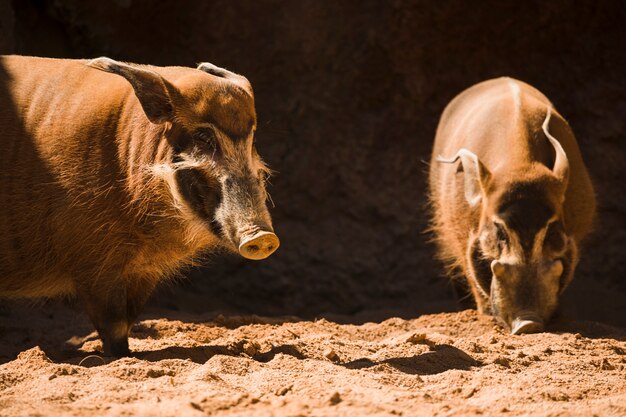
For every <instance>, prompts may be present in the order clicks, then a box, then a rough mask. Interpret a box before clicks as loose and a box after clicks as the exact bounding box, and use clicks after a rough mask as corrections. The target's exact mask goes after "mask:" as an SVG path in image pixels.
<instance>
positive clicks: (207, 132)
mask: <svg viewBox="0 0 626 417" xmlns="http://www.w3.org/2000/svg"><path fill="white" fill-rule="evenodd" d="M193 138H194V139H196V140H198V141H200V142H204V143H208V144H209V145H215V144H216V143H217V137H216V136H215V132H214V131H213V129H210V128H205V129H198V130H196V132H195V133H194V134H193Z"/></svg>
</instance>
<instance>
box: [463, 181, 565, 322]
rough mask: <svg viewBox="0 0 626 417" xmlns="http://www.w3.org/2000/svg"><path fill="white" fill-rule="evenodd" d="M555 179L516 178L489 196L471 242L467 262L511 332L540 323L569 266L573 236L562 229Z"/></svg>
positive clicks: (554, 303)
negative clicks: (519, 179) (553, 191)
mask: <svg viewBox="0 0 626 417" xmlns="http://www.w3.org/2000/svg"><path fill="white" fill-rule="evenodd" d="M554 183H555V181H554V180H553V179H551V178H540V179H538V180H537V181H533V182H527V183H519V182H518V183H514V184H508V185H507V186H506V187H505V190H506V191H505V192H504V193H502V194H500V195H491V196H488V197H487V199H488V201H487V207H486V209H485V210H484V211H483V220H482V221H481V227H480V230H479V232H478V236H477V239H476V241H475V242H474V243H473V244H472V245H471V247H472V248H473V249H472V252H473V253H471V255H470V260H471V265H472V267H473V269H474V271H475V275H476V278H477V280H478V283H479V285H480V286H481V287H482V288H483V290H484V291H485V292H486V293H487V294H489V299H490V307H491V310H492V312H493V314H494V315H496V316H497V317H499V318H500V319H501V320H502V321H504V323H506V324H507V325H508V326H509V327H511V331H512V333H514V334H518V333H527V332H535V331H541V330H542V329H543V323H544V322H546V321H547V320H548V319H549V318H550V317H551V316H552V314H553V313H554V311H555V309H556V307H557V305H558V297H559V294H560V293H561V291H562V290H563V289H564V288H565V286H566V285H567V283H568V282H569V281H568V280H569V278H570V276H571V272H572V270H573V265H572V263H573V259H574V256H573V253H574V248H573V240H572V239H571V238H569V237H568V236H567V235H566V234H565V229H564V227H563V222H562V220H561V218H560V215H559V213H560V210H559V208H558V203H559V202H558V199H557V201H553V200H554V199H552V200H551V199H550V196H551V195H553V194H552V193H551V192H550V188H551V187H550V186H549V185H550V184H554ZM554 185H555V186H556V185H557V184H554ZM490 197H491V198H490ZM489 200H491V201H489ZM492 208H493V209H492Z"/></svg>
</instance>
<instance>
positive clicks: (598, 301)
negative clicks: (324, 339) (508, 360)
mask: <svg viewBox="0 0 626 417" xmlns="http://www.w3.org/2000/svg"><path fill="white" fill-rule="evenodd" d="M0 52H3V53H18V54H24V55H40V56H54V57H81V58H83V57H96V56H100V55H107V56H110V57H112V58H115V59H120V60H127V61H133V62H140V63H151V64H156V65H186V66H193V65H194V64H196V63H197V62H201V61H209V62H213V63H215V64H217V65H220V66H224V67H226V68H229V69H231V70H233V71H236V72H239V73H241V74H244V75H246V76H247V77H248V78H249V79H250V80H251V82H252V84H253V86H254V88H255V92H256V100H257V109H258V113H259V129H258V148H259V151H260V153H261V154H262V155H263V156H264V158H265V159H266V161H267V162H268V163H269V164H270V165H271V166H272V167H273V168H274V169H275V170H277V171H278V174H277V175H276V176H275V177H274V179H273V181H272V183H273V186H272V187H271V189H270V192H271V194H272V197H273V200H274V202H275V203H276V207H275V208H274V209H273V210H272V214H273V217H274V222H275V227H276V230H277V233H278V234H279V236H280V237H281V240H282V247H281V249H280V250H279V252H278V253H277V254H276V255H274V256H273V257H272V258H270V259H268V260H267V261H264V262H261V263H255V262H249V261H248V262H245V261H242V260H239V259H235V258H229V259H222V258H214V259H213V260H212V261H211V265H209V266H208V267H207V268H205V269H197V270H194V271H191V272H190V273H189V274H188V275H189V279H187V280H185V281H183V282H182V283H179V284H177V285H173V286H168V287H167V288H162V289H161V291H160V292H159V294H157V296H156V297H155V298H154V300H153V302H152V307H151V310H150V311H152V312H153V313H155V314H167V310H168V309H173V310H175V309H181V310H190V311H215V310H217V311H225V312H244V313H257V314H265V315H274V314H281V315H284V314H288V315H299V316H302V317H315V316H329V315H330V316H335V317H338V316H339V315H341V316H342V317H344V318H345V320H351V321H361V320H366V319H380V318H384V317H388V316H390V315H401V316H404V317H412V316H416V315H418V314H421V313H425V312H437V311H444V310H447V311H449V310H454V309H456V308H457V303H456V301H455V293H454V291H453V288H452V286H451V285H450V284H449V282H448V281H447V280H446V279H445V278H444V277H443V276H442V271H443V270H442V268H441V266H440V265H439V264H438V262H436V261H435V260H434V259H433V257H434V248H433V246H432V245H431V244H430V243H429V242H428V235H426V234H424V233H423V231H424V230H425V228H426V226H427V218H428V216H427V205H426V175H425V172H426V168H427V165H426V163H425V161H427V160H428V159H429V152H430V147H431V143H432V139H433V135H434V132H435V127H436V124H437V120H438V117H439V115H440V113H441V111H442V110H443V108H444V106H445V105H446V103H447V102H448V101H449V100H450V99H451V98H452V97H453V96H454V95H455V94H456V93H458V92H460V91H461V90H463V89H464V88H466V87H468V86H470V85H472V84H473V83H476V82H479V81H482V80H485V79H487V78H491V77H497V76H501V75H509V76H512V77H516V78H519V79H521V80H524V81H527V82H529V83H531V84H533V85H535V86H536V87H538V88H539V89H540V90H542V91H543V92H544V93H545V94H546V95H547V96H548V97H550V98H551V99H552V100H553V102H554V103H555V105H556V107H557V108H558V109H559V110H560V111H561V113H562V114H563V115H564V116H565V117H566V118H567V119H568V120H569V121H570V124H571V125H572V127H573V129H574V132H575V133H576V134H577V137H578V139H579V142H580V146H581V148H582V151H583V155H584V157H585V160H586V162H587V164H588V166H589V169H590V171H591V175H592V177H593V179H594V183H595V186H596V190H597V194H598V198H599V216H598V222H597V227H596V232H595V234H594V235H593V236H591V237H590V239H589V240H588V241H587V245H586V249H585V250H583V252H582V261H581V264H580V267H579V269H578V273H577V277H576V278H575V280H574V282H573V284H572V285H571V287H570V288H569V289H568V291H567V292H566V295H565V299H564V302H563V306H564V312H565V314H567V315H569V316H573V317H574V318H579V319H593V320H600V321H605V322H609V323H613V324H618V325H622V326H626V278H625V276H626V262H625V259H624V255H625V254H624V246H623V245H624V243H625V241H626V224H625V219H626V216H625V214H626V192H625V186H624V184H623V179H624V175H623V171H624V167H625V163H624V160H625V158H626V145H625V140H626V7H625V6H624V4H623V2H621V1H595V0H593V1H563V0H555V1H550V2H546V1H525V2H517V1H502V0H489V1H475V2H472V1H465V0H452V1H437V2H435V1H429V0H423V1H382V0H381V1H365V0H358V1H352V0H342V1H318V0H308V1H272V0H259V1H234V0H217V1H204V0H194V1H184V2H183V1H174V0H172V1H169V0H168V1H158V2H157V1H148V0H115V1H108V2H92V1H88V2H86V1H82V0H38V1H26V0H14V1H9V0H0ZM348 316H351V317H352V318H350V317H348Z"/></svg>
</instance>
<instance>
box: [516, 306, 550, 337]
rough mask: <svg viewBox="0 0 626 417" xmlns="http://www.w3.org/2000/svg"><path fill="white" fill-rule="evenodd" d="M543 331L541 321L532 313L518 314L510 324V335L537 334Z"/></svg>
mask: <svg viewBox="0 0 626 417" xmlns="http://www.w3.org/2000/svg"><path fill="white" fill-rule="evenodd" d="M542 331H543V320H542V319H541V317H539V315H537V314H535V313H532V312H524V313H520V314H518V315H517V316H516V317H515V318H514V319H513V321H512V322H511V334H513V335H518V334H522V333H539V332H542Z"/></svg>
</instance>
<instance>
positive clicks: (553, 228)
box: [544, 222, 565, 252]
mask: <svg viewBox="0 0 626 417" xmlns="http://www.w3.org/2000/svg"><path fill="white" fill-rule="evenodd" d="M562 228H563V227H562V226H561V225H560V224H559V223H557V222H554V223H552V224H551V225H550V226H549V227H548V231H547V232H546V237H545V239H544V242H545V243H544V244H545V245H547V246H548V247H549V248H550V249H552V250H553V251H555V252H560V251H562V250H563V249H564V248H565V239H564V238H563V233H562Z"/></svg>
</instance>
